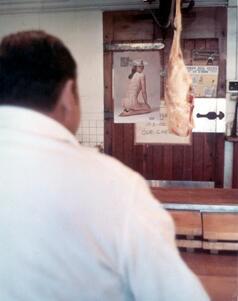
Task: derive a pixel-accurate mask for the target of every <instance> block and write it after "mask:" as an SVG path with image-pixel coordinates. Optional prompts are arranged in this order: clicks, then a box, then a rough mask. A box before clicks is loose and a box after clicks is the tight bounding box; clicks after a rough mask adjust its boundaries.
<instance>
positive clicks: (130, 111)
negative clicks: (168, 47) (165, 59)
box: [113, 51, 160, 123]
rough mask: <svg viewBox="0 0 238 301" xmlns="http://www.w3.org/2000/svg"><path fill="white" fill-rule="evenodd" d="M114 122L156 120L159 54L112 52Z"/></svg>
mask: <svg viewBox="0 0 238 301" xmlns="http://www.w3.org/2000/svg"><path fill="white" fill-rule="evenodd" d="M113 101H114V122H115V123H138V122H140V123H142V122H148V121H159V117H160V113H159V103H160V54H159V51H119V52H114V53H113Z"/></svg>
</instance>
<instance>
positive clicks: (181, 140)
mask: <svg viewBox="0 0 238 301" xmlns="http://www.w3.org/2000/svg"><path fill="white" fill-rule="evenodd" d="M159 114H160V120H159V121H156V122H153V121H151V122H146V123H136V124H135V143H136V144H141V143H143V144H149V143H150V144H190V143H191V136H190V135H189V136H188V137H180V136H177V135H175V134H173V133H170V132H169V129H168V125H167V119H168V117H167V108H166V106H165V102H164V101H161V103H160V111H159Z"/></svg>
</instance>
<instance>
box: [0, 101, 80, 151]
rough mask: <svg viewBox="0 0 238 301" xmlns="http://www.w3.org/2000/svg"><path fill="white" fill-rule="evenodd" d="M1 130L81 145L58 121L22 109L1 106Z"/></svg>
mask: <svg viewBox="0 0 238 301" xmlns="http://www.w3.org/2000/svg"><path fill="white" fill-rule="evenodd" d="M0 129H10V130H14V131H23V132H28V133H31V134H34V135H39V136H45V137H47V138H51V139H57V140H62V141H64V142H67V143H71V144H74V145H75V146H78V145H79V144H78V141H77V140H76V138H75V137H74V136H73V135H72V134H71V133H70V132H69V131H68V130H67V129H66V128H65V127H64V126H63V125H61V124H60V123H59V122H57V121H56V120H54V119H52V118H50V117H48V116H46V115H44V114H42V113H39V112H37V111H34V110H31V109H26V108H22V107H17V106H5V105H4V106H0Z"/></svg>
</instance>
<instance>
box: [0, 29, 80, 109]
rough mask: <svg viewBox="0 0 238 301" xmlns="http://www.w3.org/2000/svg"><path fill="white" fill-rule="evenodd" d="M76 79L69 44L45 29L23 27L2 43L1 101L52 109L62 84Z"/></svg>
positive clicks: (0, 51)
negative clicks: (65, 43) (67, 45)
mask: <svg viewBox="0 0 238 301" xmlns="http://www.w3.org/2000/svg"><path fill="white" fill-rule="evenodd" d="M68 79H76V63H75V60H74V58H73V57H72V55H71V53H70V51H69V50H68V49H67V47H66V46H65V45H64V44H63V43H62V42H61V41H60V40H59V39H57V38H56V37H54V36H51V35H49V34H47V33H45V32H44V31H22V32H18V33H15V34H11V35H9V36H6V37H5V38H3V40H2V42H1V44H0V105H3V104H4V105H18V106H23V107H28V108H33V109H38V110H41V111H52V110H53V109H54V107H55V105H56V103H57V100H58V97H59V95H60V93H61V91H62V88H63V85H64V84H65V82H66V81H67V80H68Z"/></svg>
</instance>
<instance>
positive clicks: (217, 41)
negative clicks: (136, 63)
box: [104, 8, 227, 187]
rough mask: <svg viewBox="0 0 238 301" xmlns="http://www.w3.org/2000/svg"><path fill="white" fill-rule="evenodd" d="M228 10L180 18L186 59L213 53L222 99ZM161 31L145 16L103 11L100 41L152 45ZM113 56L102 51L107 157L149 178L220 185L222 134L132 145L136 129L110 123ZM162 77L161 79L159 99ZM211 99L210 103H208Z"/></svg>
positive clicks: (164, 58) (202, 10) (164, 54)
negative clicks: (194, 53)
mask: <svg viewBox="0 0 238 301" xmlns="http://www.w3.org/2000/svg"><path fill="white" fill-rule="evenodd" d="M226 24H227V23H226V8H196V9H195V10H194V11H193V13H192V15H191V14H190V15H188V16H185V17H184V31H183V37H184V39H183V41H182V47H183V50H184V56H185V61H186V63H187V64H190V63H192V51H193V50H194V49H199V50H217V52H218V53H219V57H218V58H217V60H218V61H217V62H216V63H218V64H219V70H220V72H219V85H218V95H217V96H218V97H225V68H226V61H225V54H226ZM163 35H164V33H163V32H161V30H160V29H159V28H158V26H157V25H156V24H155V23H154V21H153V19H152V17H151V15H150V14H149V13H148V12H107V13H104V43H105V44H107V43H113V42H138V41H143V42H154V41H156V39H157V38H161V37H162V36H163ZM171 40H172V31H171V30H169V31H167V34H166V37H165V45H166V47H165V48H164V50H162V51H161V52H160V54H161V55H160V57H161V65H162V67H163V68H165V69H166V62H167V60H168V54H169V50H170V44H171ZM112 64H113V54H112V52H110V51H105V52H104V83H105V136H104V141H105V145H104V149H105V153H107V154H109V155H112V156H113V157H116V158H117V159H119V160H120V161H122V162H123V163H125V164H126V165H128V166H130V167H131V168H133V169H134V170H136V171H138V172H139V173H141V174H142V175H143V176H144V177H145V178H147V179H151V180H193V181H214V182H215V186H216V187H223V172H224V135H223V134H216V133H193V135H192V144H191V145H179V146H178V145H149V144H144V145H135V144H134V125H133V124H115V123H113V97H112ZM163 85H164V78H163V77H162V78H161V88H162V89H161V97H163ZM208 101H209V99H208Z"/></svg>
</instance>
